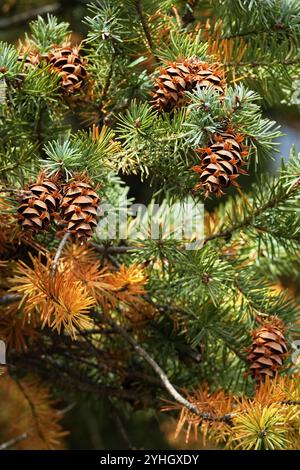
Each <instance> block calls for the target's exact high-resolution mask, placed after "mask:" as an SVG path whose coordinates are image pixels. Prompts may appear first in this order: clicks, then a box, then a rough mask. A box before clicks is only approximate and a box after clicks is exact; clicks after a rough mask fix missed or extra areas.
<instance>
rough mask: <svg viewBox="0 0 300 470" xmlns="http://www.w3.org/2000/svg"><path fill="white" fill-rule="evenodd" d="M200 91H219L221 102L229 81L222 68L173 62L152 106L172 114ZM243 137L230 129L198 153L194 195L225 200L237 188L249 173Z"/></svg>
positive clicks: (191, 61) (188, 61)
mask: <svg viewBox="0 0 300 470" xmlns="http://www.w3.org/2000/svg"><path fill="white" fill-rule="evenodd" d="M196 87H199V88H200V89H201V88H210V89H212V90H213V91H215V92H216V93H217V94H218V95H219V97H220V100H221V102H223V100H224V97H225V94H226V81H225V79H224V74H223V71H222V68H221V66H220V64H218V63H213V64H209V63H207V62H204V61H202V60H199V59H197V58H195V57H192V58H190V59H186V60H183V61H182V62H170V63H169V64H167V65H166V67H164V68H162V69H161V70H160V74H159V76H158V77H157V78H156V80H155V85H154V90H153V92H152V105H153V107H154V108H155V109H157V110H158V111H159V112H167V113H169V112H172V111H174V110H175V109H178V108H181V107H182V106H185V105H187V104H188V98H187V94H186V92H192V91H193V90H195V89H196ZM242 142H243V136H241V135H239V134H237V133H236V132H235V131H234V130H233V129H230V128H229V127H228V126H227V128H226V129H224V130H223V131H222V132H220V133H218V134H215V135H212V136H210V144H209V145H208V146H207V147H206V148H204V149H201V148H200V149H196V153H197V154H198V155H199V158H200V164H199V165H196V166H194V167H193V168H192V170H193V171H195V172H196V173H197V174H198V175H199V177H200V182H199V183H198V184H196V186H195V187H194V191H199V190H203V192H204V195H205V197H208V196H209V195H210V194H212V193H214V194H216V195H217V196H221V195H222V194H223V193H224V192H223V189H224V188H227V187H229V186H230V185H235V186H237V183H236V181H235V180H236V178H237V177H238V175H239V174H241V173H246V172H245V171H244V170H243V169H242V166H243V165H245V162H244V160H243V158H244V157H245V156H246V155H247V154H248V152H247V150H246V147H245V146H243V144H242Z"/></svg>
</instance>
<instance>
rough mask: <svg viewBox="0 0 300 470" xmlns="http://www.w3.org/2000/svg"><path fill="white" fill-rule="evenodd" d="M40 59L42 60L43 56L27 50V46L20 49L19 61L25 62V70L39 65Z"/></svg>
mask: <svg viewBox="0 0 300 470" xmlns="http://www.w3.org/2000/svg"><path fill="white" fill-rule="evenodd" d="M40 61H41V57H40V54H39V53H38V52H36V51H31V50H27V49H26V48H24V49H22V50H21V51H20V54H19V57H18V62H24V63H23V68H24V71H27V70H29V69H30V68H34V67H37V66H38V65H39V64H40Z"/></svg>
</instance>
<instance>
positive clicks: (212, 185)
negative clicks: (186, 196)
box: [192, 132, 248, 197]
mask: <svg viewBox="0 0 300 470" xmlns="http://www.w3.org/2000/svg"><path fill="white" fill-rule="evenodd" d="M212 140H213V143H212V144H211V145H209V146H208V147H206V148H200V149H197V150H196V151H197V153H198V154H199V157H200V164H199V165H196V166H194V167H193V168H192V170H193V171H195V172H196V173H198V175H199V177H200V183H198V184H196V186H195V188H194V191H199V190H203V191H204V194H205V197H207V196H209V195H210V194H211V193H215V194H216V195H217V196H221V195H222V194H224V192H223V189H224V188H228V187H229V186H230V185H234V186H237V183H236V181H235V180H236V178H237V177H238V175H239V174H245V173H246V171H245V170H243V169H242V168H241V167H242V166H243V165H245V162H244V161H243V157H244V156H246V155H247V154H248V152H247V151H246V148H245V147H244V146H243V145H242V142H243V140H244V138H243V136H241V135H236V134H234V133H232V132H222V133H220V134H215V135H214V136H213V138H212Z"/></svg>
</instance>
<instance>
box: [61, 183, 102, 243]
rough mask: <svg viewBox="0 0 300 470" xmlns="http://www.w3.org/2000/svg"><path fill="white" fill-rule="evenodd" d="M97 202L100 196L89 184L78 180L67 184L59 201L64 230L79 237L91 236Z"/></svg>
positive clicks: (95, 222) (94, 225)
mask: <svg viewBox="0 0 300 470" xmlns="http://www.w3.org/2000/svg"><path fill="white" fill-rule="evenodd" d="M99 202H100V198H99V196H98V194H97V193H96V192H95V191H94V189H93V188H92V186H91V185H90V184H88V183H86V182H84V181H80V180H74V181H72V182H71V183H69V184H67V185H66V186H65V188H64V193H63V199H62V203H61V209H62V218H63V221H64V223H66V224H67V227H66V230H67V231H68V232H71V233H72V234H73V235H74V236H75V237H76V238H79V239H86V238H89V237H91V236H92V234H93V230H94V228H95V227H96V225H97V209H98V205H99Z"/></svg>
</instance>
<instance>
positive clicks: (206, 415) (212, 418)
mask: <svg viewBox="0 0 300 470" xmlns="http://www.w3.org/2000/svg"><path fill="white" fill-rule="evenodd" d="M95 316H96V317H97V318H98V319H99V320H100V321H101V322H107V323H109V325H110V326H111V327H112V328H113V329H114V330H115V331H116V333H118V334H119V335H120V336H122V337H123V338H124V339H126V341H128V343H130V344H131V346H132V347H133V348H134V349H135V350H136V352H137V353H138V354H139V355H140V356H141V357H142V358H143V359H144V360H145V361H146V362H147V363H148V364H149V365H150V367H151V368H152V369H153V370H154V372H155V373H156V374H157V375H158V377H159V378H160V380H161V381H162V383H163V385H164V387H165V389H166V390H167V391H168V392H169V394H170V395H171V396H172V397H173V398H174V399H175V400H176V401H177V402H178V403H180V404H181V405H182V406H184V407H185V408H187V409H188V410H190V411H191V412H192V413H195V414H196V415H197V416H200V417H201V418H202V419H204V420H206V421H218V422H220V421H221V422H222V421H223V422H226V423H228V424H230V423H231V421H232V418H233V417H234V414H233V413H230V414H226V415H223V416H215V415H213V414H211V413H208V412H205V411H200V410H199V409H198V408H197V406H195V405H193V403H190V402H189V401H188V400H187V399H186V398H184V397H183V396H182V395H181V394H180V393H179V392H178V391H177V390H176V388H175V387H174V385H172V383H171V382H170V380H169V379H168V376H167V375H166V373H165V372H164V371H163V370H162V368H161V367H160V366H159V365H158V364H157V362H156V361H155V360H154V359H153V358H152V357H151V356H150V355H149V354H148V352H147V351H146V350H145V349H144V348H143V347H142V346H140V345H139V343H138V342H137V341H136V340H135V339H134V338H133V337H132V336H131V335H130V334H129V333H127V331H125V330H124V328H122V327H121V326H120V325H117V324H116V323H115V322H114V321H113V320H112V318H109V317H104V316H103V315H102V314H100V313H95Z"/></svg>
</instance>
